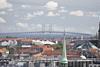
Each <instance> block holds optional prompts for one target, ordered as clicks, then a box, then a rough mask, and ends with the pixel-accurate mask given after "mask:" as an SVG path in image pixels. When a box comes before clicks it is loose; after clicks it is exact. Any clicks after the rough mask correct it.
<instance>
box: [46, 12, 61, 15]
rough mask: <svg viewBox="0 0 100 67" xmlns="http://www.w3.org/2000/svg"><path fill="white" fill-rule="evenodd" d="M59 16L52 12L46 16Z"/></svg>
mask: <svg viewBox="0 0 100 67" xmlns="http://www.w3.org/2000/svg"><path fill="white" fill-rule="evenodd" d="M59 15H60V14H59V13H54V12H52V11H49V12H48V14H47V16H59Z"/></svg>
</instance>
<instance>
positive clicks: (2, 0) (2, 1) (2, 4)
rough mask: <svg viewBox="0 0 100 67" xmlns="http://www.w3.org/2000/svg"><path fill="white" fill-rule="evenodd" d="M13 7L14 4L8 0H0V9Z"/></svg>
mask: <svg viewBox="0 0 100 67" xmlns="http://www.w3.org/2000/svg"><path fill="white" fill-rule="evenodd" d="M9 7H12V4H10V3H8V2H7V0H0V9H4V8H9Z"/></svg>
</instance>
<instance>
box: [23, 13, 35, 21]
mask: <svg viewBox="0 0 100 67" xmlns="http://www.w3.org/2000/svg"><path fill="white" fill-rule="evenodd" d="M33 17H34V15H33V14H31V13H27V15H26V17H25V19H26V20H30V19H32V18H33Z"/></svg>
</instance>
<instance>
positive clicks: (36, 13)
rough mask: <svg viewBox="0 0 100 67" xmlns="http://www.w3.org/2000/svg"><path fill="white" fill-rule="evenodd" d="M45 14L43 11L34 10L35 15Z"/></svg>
mask: <svg viewBox="0 0 100 67" xmlns="http://www.w3.org/2000/svg"><path fill="white" fill-rule="evenodd" d="M43 14H44V12H43V11H36V12H33V15H34V16H41V15H43Z"/></svg>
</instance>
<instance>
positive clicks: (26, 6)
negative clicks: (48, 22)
mask: <svg viewBox="0 0 100 67" xmlns="http://www.w3.org/2000/svg"><path fill="white" fill-rule="evenodd" d="M21 7H22V8H30V5H21Z"/></svg>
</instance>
